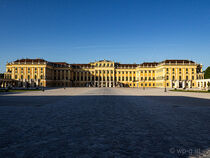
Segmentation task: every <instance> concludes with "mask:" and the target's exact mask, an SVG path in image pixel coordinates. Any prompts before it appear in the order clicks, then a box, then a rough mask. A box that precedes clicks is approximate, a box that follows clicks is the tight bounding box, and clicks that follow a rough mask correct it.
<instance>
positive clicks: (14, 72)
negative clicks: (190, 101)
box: [5, 59, 203, 88]
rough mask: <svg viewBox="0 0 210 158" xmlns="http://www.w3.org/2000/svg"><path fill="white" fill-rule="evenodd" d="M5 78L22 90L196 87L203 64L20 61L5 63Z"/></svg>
mask: <svg viewBox="0 0 210 158" xmlns="http://www.w3.org/2000/svg"><path fill="white" fill-rule="evenodd" d="M5 76H7V78H9V79H11V80H15V81H16V82H15V84H16V85H12V86H23V87H36V86H43V87H167V88H196V87H198V85H197V82H196V80H197V79H203V73H202V65H201V64H197V63H195V62H194V61H189V60H165V61H162V62H145V63H142V64H121V63H119V62H113V61H109V60H100V61H97V62H91V63H89V64H68V63H66V62H49V61H46V60H43V59H21V60H16V61H14V62H10V63H7V65H6V73H5Z"/></svg>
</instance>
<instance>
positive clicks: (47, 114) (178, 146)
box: [0, 88, 210, 158]
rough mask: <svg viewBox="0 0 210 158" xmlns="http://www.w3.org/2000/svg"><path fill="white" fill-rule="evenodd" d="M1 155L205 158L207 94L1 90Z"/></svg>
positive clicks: (209, 118)
mask: <svg viewBox="0 0 210 158" xmlns="http://www.w3.org/2000/svg"><path fill="white" fill-rule="evenodd" d="M0 157H2V158H7V157H9V158H10V157H11V158H15V157H21V158H22V157H26V158H39V157H49V158H52V157H72V158H74V157H79V158H80V157H81V158H93V157H95V158H98V157H99V158H100V157H102V158H103V157H104V158H112V157H113V158H124V157H134V158H136V157H137V158H138V157H142V158H150V157H151V158H153V157H154V158H176V157H190V158H193V157H206V158H207V157H208V158H209V157H210V94H202V93H183V92H168V93H164V92H163V89H146V90H145V91H144V90H142V89H135V88H133V89H132V88H67V89H65V90H64V89H50V90H46V91H45V92H38V91H36V92H24V93H12V94H3V93H2V94H0Z"/></svg>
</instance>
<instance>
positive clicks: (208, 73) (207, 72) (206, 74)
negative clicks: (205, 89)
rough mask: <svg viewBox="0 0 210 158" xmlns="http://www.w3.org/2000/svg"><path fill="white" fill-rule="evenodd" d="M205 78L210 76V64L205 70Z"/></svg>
mask: <svg viewBox="0 0 210 158" xmlns="http://www.w3.org/2000/svg"><path fill="white" fill-rule="evenodd" d="M204 78H205V79H209V78H210V66H209V67H207V69H206V70H205V72H204Z"/></svg>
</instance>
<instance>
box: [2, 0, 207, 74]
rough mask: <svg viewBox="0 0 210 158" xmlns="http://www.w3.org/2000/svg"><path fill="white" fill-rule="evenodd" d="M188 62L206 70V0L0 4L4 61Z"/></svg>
mask: <svg viewBox="0 0 210 158" xmlns="http://www.w3.org/2000/svg"><path fill="white" fill-rule="evenodd" d="M20 58H44V59H46V60H49V61H66V62H68V63H88V62H91V61H95V60H100V59H108V60H114V61H118V62H121V63H142V62H144V61H149V62H150V61H162V60H164V59H190V60H194V61H196V62H198V63H202V64H203V65H204V68H206V67H207V66H209V65H210V1H209V0H202V1H201V0H20V1H16V0H0V72H3V71H5V64H6V62H7V61H13V60H16V59H20Z"/></svg>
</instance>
